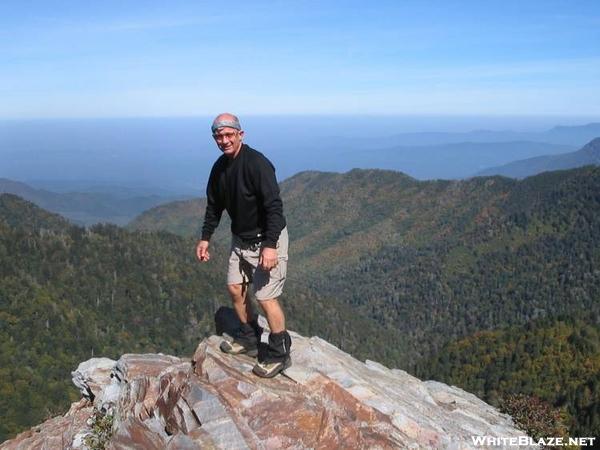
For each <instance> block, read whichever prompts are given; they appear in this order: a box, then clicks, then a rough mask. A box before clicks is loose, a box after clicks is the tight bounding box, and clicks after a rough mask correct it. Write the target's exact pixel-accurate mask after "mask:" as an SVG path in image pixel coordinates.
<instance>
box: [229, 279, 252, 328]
mask: <svg viewBox="0 0 600 450" xmlns="http://www.w3.org/2000/svg"><path fill="white" fill-rule="evenodd" d="M227 290H228V291H229V295H230V296H231V302H232V303H233V309H235V313H236V314H237V316H238V318H239V319H240V322H241V323H249V322H252V321H255V320H256V312H255V311H254V308H253V306H252V301H251V300H250V299H249V298H248V295H247V294H248V283H240V284H228V285H227Z"/></svg>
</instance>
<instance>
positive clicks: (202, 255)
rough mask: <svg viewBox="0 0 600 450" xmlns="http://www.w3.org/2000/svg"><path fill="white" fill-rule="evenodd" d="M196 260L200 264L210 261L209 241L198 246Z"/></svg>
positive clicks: (199, 243) (201, 242)
mask: <svg viewBox="0 0 600 450" xmlns="http://www.w3.org/2000/svg"><path fill="white" fill-rule="evenodd" d="M196 258H198V260H199V261H200V262H206V261H208V260H209V259H210V253H208V241H200V242H198V245H197V246H196Z"/></svg>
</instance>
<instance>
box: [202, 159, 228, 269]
mask: <svg viewBox="0 0 600 450" xmlns="http://www.w3.org/2000/svg"><path fill="white" fill-rule="evenodd" d="M217 173H218V162H217V163H215V165H214V166H213V168H212V170H211V172H210V177H209V178H208V184H207V185H206V211H205V213H204V224H203V225H202V238H201V239H200V241H199V242H198V245H197V246H196V257H197V258H198V259H199V260H200V261H208V260H209V259H210V253H209V252H208V245H209V241H210V238H211V237H212V235H213V233H214V232H215V229H216V228H217V226H219V222H220V221H221V216H222V215H223V209H224V208H223V205H222V203H221V201H220V198H219V195H218V190H217V189H218V186H217V184H218V176H217Z"/></svg>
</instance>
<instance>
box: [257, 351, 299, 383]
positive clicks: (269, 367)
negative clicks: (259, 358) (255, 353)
mask: <svg viewBox="0 0 600 450" xmlns="http://www.w3.org/2000/svg"><path fill="white" fill-rule="evenodd" d="M291 365H292V358H290V357H289V356H288V357H287V358H286V359H284V360H283V361H275V362H271V363H269V362H257V363H256V364H255V365H254V367H253V368H252V373H254V375H257V376H259V377H261V378H273V377H274V376H275V375H277V374H278V373H279V372H282V371H283V370H285V369H287V368H288V367H290V366H291Z"/></svg>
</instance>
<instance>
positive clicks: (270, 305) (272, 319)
mask: <svg viewBox="0 0 600 450" xmlns="http://www.w3.org/2000/svg"><path fill="white" fill-rule="evenodd" d="M258 303H259V304H260V306H261V308H262V310H263V312H264V313H265V316H266V318H267V322H269V328H270V329H271V333H281V332H282V331H284V330H285V315H284V314H283V310H282V309H281V306H280V305H279V301H278V300H277V299H276V298H272V299H268V300H261V301H259V302H258Z"/></svg>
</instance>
